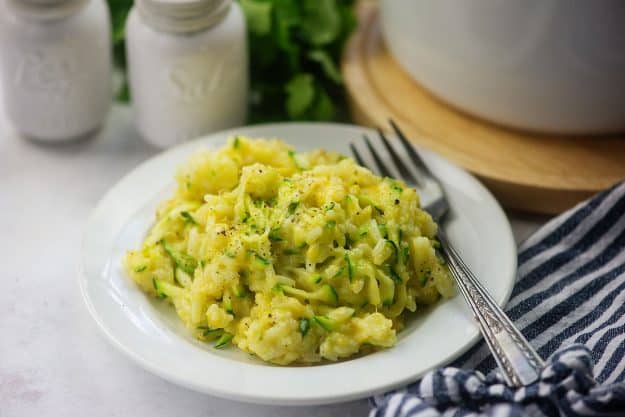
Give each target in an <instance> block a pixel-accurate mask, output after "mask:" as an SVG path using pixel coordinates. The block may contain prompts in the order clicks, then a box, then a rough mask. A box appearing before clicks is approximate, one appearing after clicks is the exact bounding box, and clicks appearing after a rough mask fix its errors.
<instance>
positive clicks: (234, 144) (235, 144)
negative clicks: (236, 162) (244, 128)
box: [232, 136, 241, 149]
mask: <svg viewBox="0 0 625 417" xmlns="http://www.w3.org/2000/svg"><path fill="white" fill-rule="evenodd" d="M240 146H241V140H240V139H239V137H238V136H237V137H235V138H234V141H233V142H232V147H233V148H234V149H239V147H240Z"/></svg>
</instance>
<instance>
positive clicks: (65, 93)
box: [0, 0, 112, 141]
mask: <svg viewBox="0 0 625 417" xmlns="http://www.w3.org/2000/svg"><path fill="white" fill-rule="evenodd" d="M110 30H111V29H110V17H109V11H108V8H107V6H106V4H105V2H104V0H5V1H3V2H2V4H1V5H0V78H1V82H2V88H1V90H2V91H3V96H4V102H5V109H6V113H7V116H8V118H9V120H10V121H11V122H12V124H13V125H14V127H15V128H16V130H17V131H18V132H19V133H20V134H22V135H24V136H26V137H29V138H33V139H36V140H41V141H63V140H69V139H74V138H79V137H84V136H86V135H88V134H90V133H92V132H94V131H96V130H98V129H99V128H100V127H101V126H102V124H103V123H104V119H105V118H106V116H107V114H108V110H109V108H110V105H111V94H112V92H111V40H110Z"/></svg>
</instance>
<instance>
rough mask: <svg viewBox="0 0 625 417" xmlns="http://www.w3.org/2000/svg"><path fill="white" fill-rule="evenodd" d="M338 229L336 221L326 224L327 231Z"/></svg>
mask: <svg viewBox="0 0 625 417" xmlns="http://www.w3.org/2000/svg"><path fill="white" fill-rule="evenodd" d="M335 227H336V220H329V221H328V222H327V223H326V228H327V229H334V228H335Z"/></svg>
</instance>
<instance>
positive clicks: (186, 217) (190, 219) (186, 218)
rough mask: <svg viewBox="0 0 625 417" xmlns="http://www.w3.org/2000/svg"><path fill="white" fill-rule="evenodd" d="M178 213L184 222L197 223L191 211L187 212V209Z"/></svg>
mask: <svg viewBox="0 0 625 417" xmlns="http://www.w3.org/2000/svg"><path fill="white" fill-rule="evenodd" d="M180 215H181V216H182V218H183V219H184V221H185V223H191V224H197V222H196V221H195V219H194V218H193V216H192V215H191V213H189V212H188V211H181V212H180Z"/></svg>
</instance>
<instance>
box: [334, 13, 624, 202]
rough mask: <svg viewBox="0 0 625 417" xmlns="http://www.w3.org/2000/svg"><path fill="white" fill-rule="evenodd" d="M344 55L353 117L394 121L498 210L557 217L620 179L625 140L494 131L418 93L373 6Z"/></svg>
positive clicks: (361, 19) (371, 123) (496, 128)
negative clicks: (483, 188) (474, 180)
mask: <svg viewBox="0 0 625 417" xmlns="http://www.w3.org/2000/svg"><path fill="white" fill-rule="evenodd" d="M358 15H359V23H360V24H359V28H358V30H357V31H356V33H355V34H354V35H353V36H352V38H351V39H350V41H349V42H348V45H347V47H346V51H345V53H344V56H343V62H342V72H343V76H344V79H345V83H346V86H347V90H348V95H349V101H350V107H351V111H352V116H353V118H354V120H355V121H356V122H357V123H360V124H363V125H367V126H380V127H384V126H388V123H387V121H388V119H389V118H392V119H394V120H395V121H396V122H397V123H398V124H399V125H400V126H401V127H402V128H403V129H404V130H405V131H406V133H407V134H408V135H409V136H410V137H411V139H412V140H413V141H414V142H415V143H416V144H419V145H421V146H424V147H426V148H429V149H432V150H434V151H436V152H438V153H440V154H442V155H444V156H445V157H447V158H449V159H451V160H452V161H454V162H456V163H457V164H459V165H461V166H462V167H464V168H466V169H467V170H469V171H470V172H472V173H474V174H476V175H477V176H478V177H479V178H480V179H481V180H482V181H483V182H484V183H485V184H486V185H487V186H488V187H489V188H490V189H491V191H492V192H493V193H494V194H495V195H496V196H497V198H498V199H499V200H500V201H501V203H502V204H503V205H504V206H505V207H509V208H515V209H521V210H527V211H532V212H539V213H559V212H562V211H564V210H566V209H567V208H569V207H571V206H573V205H574V204H575V203H577V202H579V201H581V200H583V199H585V198H587V197H589V196H591V195H592V194H594V193H596V192H598V191H600V190H603V189H605V188H607V187H609V186H610V185H612V184H614V183H616V182H618V181H620V180H622V179H625V137H623V136H588V137H569V136H546V135H540V134H536V133H528V132H520V131H515V130H510V129H507V128H505V127H501V126H497V125H493V124H490V123H487V122H485V121H483V120H479V119H477V118H475V117H472V116H470V115H467V114H466V113H462V112H460V111H458V110H456V109H454V108H452V107H450V106H449V105H447V104H445V103H443V102H441V101H439V100H438V99H437V98H435V97H434V96H432V95H431V94H429V93H428V92H427V91H425V90H424V89H423V88H422V87H421V86H420V85H419V84H418V83H416V82H415V81H414V80H413V79H412V78H411V77H410V76H409V75H408V74H407V73H406V72H404V71H403V70H402V69H401V67H400V66H399V64H397V63H396V62H395V61H394V60H393V58H392V56H391V55H390V54H389V52H388V51H387V49H386V47H385V46H384V43H383V40H382V37H381V33H380V27H379V23H378V12H377V8H376V6H375V4H374V3H370V2H361V4H360V5H359V7H358Z"/></svg>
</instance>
